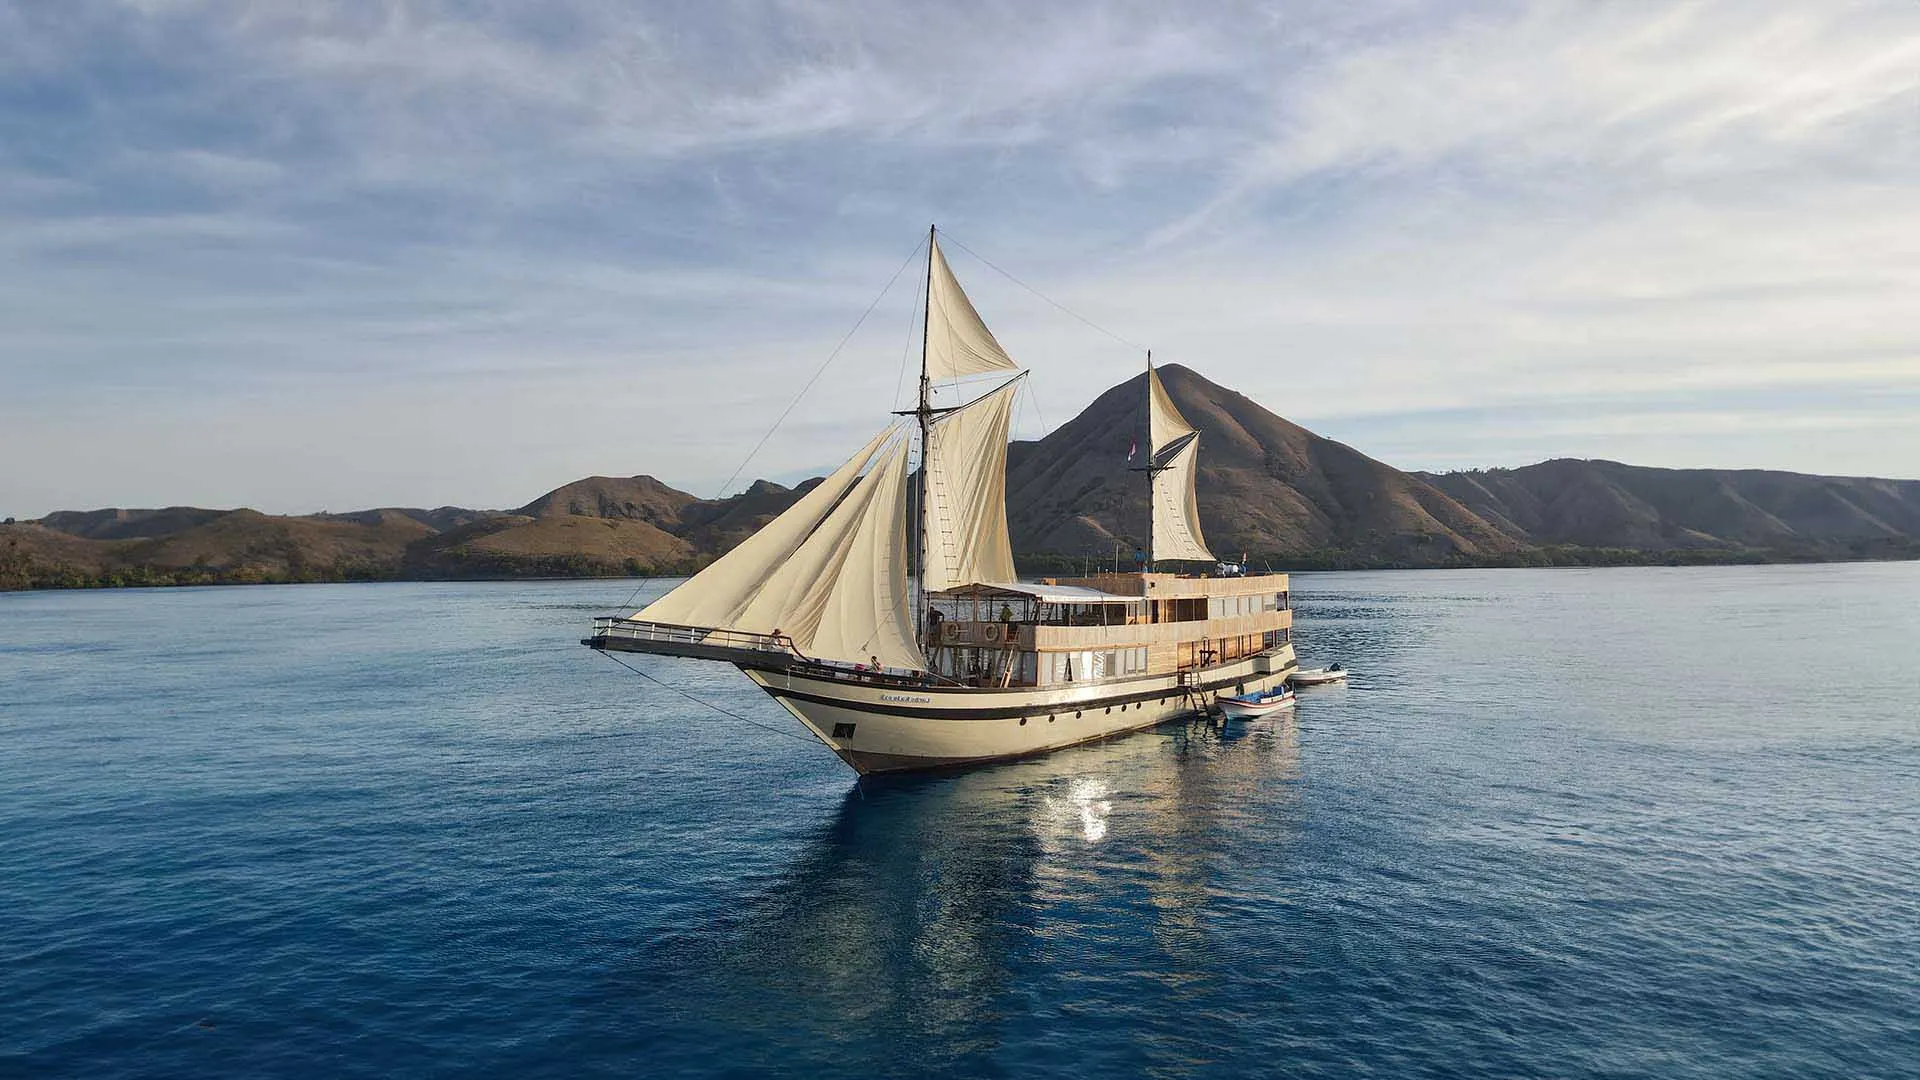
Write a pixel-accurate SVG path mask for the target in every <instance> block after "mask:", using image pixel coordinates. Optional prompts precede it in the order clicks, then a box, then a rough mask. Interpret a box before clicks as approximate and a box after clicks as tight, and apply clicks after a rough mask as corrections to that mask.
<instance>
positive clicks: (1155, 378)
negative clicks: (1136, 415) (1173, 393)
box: [1147, 368, 1193, 454]
mask: <svg viewBox="0 0 1920 1080" xmlns="http://www.w3.org/2000/svg"><path fill="white" fill-rule="evenodd" d="M1191 434H1193V425H1192V424H1189V423H1187V418H1186V417H1184V416H1181V415H1180V410H1179V409H1176V408H1174V407H1173V399H1172V398H1170V397H1168V396H1167V388H1166V387H1164V386H1162V385H1160V373H1159V372H1157V371H1155V370H1153V369H1152V368H1148V369H1147V440H1148V447H1147V452H1148V453H1149V454H1158V453H1160V451H1162V450H1165V449H1166V448H1167V447H1168V446H1171V445H1172V444H1173V443H1174V442H1175V441H1177V440H1178V439H1180V438H1181V437H1182V436H1185V435H1191Z"/></svg>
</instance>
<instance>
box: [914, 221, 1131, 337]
mask: <svg viewBox="0 0 1920 1080" xmlns="http://www.w3.org/2000/svg"><path fill="white" fill-rule="evenodd" d="M940 235H942V236H944V237H946V238H947V240H948V241H949V242H951V243H952V244H953V245H954V246H955V247H957V248H959V249H960V250H961V251H964V252H966V253H967V254H969V255H971V256H973V257H974V258H976V259H979V260H980V261H981V262H983V263H986V264H987V267H988V268H989V269H991V270H992V271H993V272H994V273H996V274H999V275H1000V276H1001V277H1003V278H1006V279H1007V280H1008V281H1011V282H1013V283H1014V284H1015V285H1018V286H1020V287H1021V288H1023V289H1025V290H1027V291H1028V292H1030V293H1032V294H1033V295H1035V296H1037V297H1039V298H1040V299H1042V300H1045V301H1046V302H1047V303H1049V304H1052V305H1053V306H1054V307H1056V308H1059V309H1060V310H1061V311H1062V312H1065V313H1066V314H1068V315H1070V316H1072V317H1073V318H1076V319H1078V320H1080V321H1081V322H1083V323H1086V324H1087V325H1088V326H1091V327H1093V328H1094V329H1095V330H1098V331H1100V332H1101V333H1103V334H1105V335H1107V336H1108V337H1110V338H1112V339H1113V340H1115V341H1117V342H1119V343H1120V344H1122V345H1125V346H1127V347H1128V348H1130V349H1135V350H1138V351H1140V352H1145V351H1146V349H1147V347H1146V346H1145V345H1142V344H1140V343H1139V342H1136V341H1129V340H1127V339H1126V338H1123V337H1121V336H1120V335H1119V334H1116V333H1114V332H1113V331H1111V330H1109V329H1107V328H1106V327H1104V326H1101V325H1100V324H1099V323H1097V322H1094V321H1093V320H1092V319H1089V318H1087V317H1086V316H1085V315H1082V314H1080V313H1079V312H1077V311H1075V310H1073V309H1072V308H1070V307H1068V306H1067V305H1065V304H1063V303H1061V302H1060V301H1058V300H1055V299H1054V298H1053V297H1051V296H1048V295H1047V294H1046V293H1043V292H1041V291H1040V290H1039V289H1036V288H1034V287H1033V286H1031V285H1029V284H1027V283H1026V282H1024V281H1021V280H1020V279H1019V278H1017V277H1014V276H1013V275H1012V274H1009V273H1007V272H1006V271H1005V270H1002V269H1000V267H999V266H998V265H997V264H995V263H994V261H993V260H992V259H989V258H987V257H986V256H985V255H982V254H980V253H979V252H977V251H975V250H973V249H972V248H970V247H968V246H967V245H965V244H963V243H961V242H960V241H959V240H958V239H956V238H955V237H954V235H953V234H952V233H941V234H940Z"/></svg>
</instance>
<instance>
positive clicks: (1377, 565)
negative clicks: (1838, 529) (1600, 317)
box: [0, 543, 1920, 593]
mask: <svg viewBox="0 0 1920 1080" xmlns="http://www.w3.org/2000/svg"><path fill="white" fill-rule="evenodd" d="M1916 561H1920V543H1913V544H1909V545H1904V546H1902V547H1901V548H1899V549H1897V550H1895V551H1891V552H1889V553H1886V554H1843V553H1837V552H1835V553H1826V554H1815V553H1797V552H1777V551H1755V552H1728V551H1724V550H1695V551H1661V552H1640V551H1633V550H1630V549H1535V550H1532V551H1528V552H1521V553H1517V554H1516V555H1513V556H1506V557H1501V558H1494V559H1461V560H1449V561H1445V562H1437V563H1413V562H1405V561H1390V560H1367V559H1337V558H1333V557H1329V556H1328V555H1318V556H1315V555H1309V556H1301V557H1291V558H1288V559H1285V560H1280V559H1261V558H1254V559H1251V560H1249V563H1248V565H1249V567H1250V568H1258V569H1260V570H1262V571H1263V572H1264V571H1267V570H1271V571H1273V572H1277V573H1289V574H1314V573H1348V572H1362V571H1366V572H1372V571H1382V570H1388V571H1400V570H1407V571H1413V570H1594V569H1602V570H1604V569H1629V568H1646V567H1712V566H1818V565H1847V564H1854V563H1895V562H1916ZM1015 562H1016V567H1017V569H1018V571H1019V573H1020V574H1021V575H1022V576H1023V577H1046V576H1053V575H1058V574H1068V573H1073V574H1078V573H1080V572H1081V571H1082V570H1083V569H1084V568H1085V567H1086V566H1088V565H1091V566H1092V567H1093V568H1094V569H1096V570H1097V569H1099V567H1100V563H1099V562H1097V561H1091V560H1084V559H1072V560H1069V559H1068V558H1067V557H1065V556H1036V557H1032V558H1030V559H1020V558H1016V560H1015ZM697 569H698V567H693V568H687V567H673V568H670V569H669V568H662V570H661V572H660V573H644V574H635V573H630V572H628V573H606V574H600V573H578V574H467V575H408V574H359V575H354V574H341V575H329V574H308V575H302V576H293V575H285V574H261V573H257V572H248V571H247V570H246V569H241V570H237V571H236V572H235V573H234V576H228V577H220V576H212V575H208V576H201V575H205V574H206V568H204V567H195V568H190V569H188V570H185V571H181V572H178V573H175V572H171V571H167V570H161V569H159V568H146V567H141V568H134V569H131V570H129V571H127V572H126V573H125V574H118V573H116V574H111V575H81V574H72V573H66V574H62V575H61V576H60V577H59V578H58V579H56V580H49V581H41V582H30V583H27V584H15V583H12V582H0V593H26V592H87V591H96V590H106V589H185V588H227V587H241V586H248V585H367V584H384V583H399V582H408V583H432V582H442V583H458V582H466V583H488V582H491V583H511V582H519V581H647V580H652V579H654V578H660V579H670V578H683V577H688V576H690V575H692V574H693V573H694V572H696V571H697Z"/></svg>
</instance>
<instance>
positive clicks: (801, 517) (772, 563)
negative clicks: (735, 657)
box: [634, 428, 896, 626]
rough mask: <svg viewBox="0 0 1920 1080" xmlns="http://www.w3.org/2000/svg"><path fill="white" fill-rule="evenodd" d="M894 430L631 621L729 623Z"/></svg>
mask: <svg viewBox="0 0 1920 1080" xmlns="http://www.w3.org/2000/svg"><path fill="white" fill-rule="evenodd" d="M895 432H896V429H894V428H888V429H887V430H885V431H882V432H881V433H880V434H878V435H876V436H874V437H873V441H872V442H869V443H868V444H867V445H866V446H864V447H862V448H861V450H860V452H859V453H857V454H855V455H853V457H851V458H848V459H847V462H846V464H844V465H841V466H840V467H839V468H838V469H835V470H834V471H833V474H832V475H830V476H828V477H827V478H826V479H825V480H823V481H821V482H820V484H819V486H817V487H815V488H814V489H813V490H812V491H809V492H807V493H806V494H805V495H803V496H801V497H800V499H799V501H797V502H795V503H794V504H793V505H792V506H790V507H788V508H787V509H786V511H785V512H784V513H782V514H781V515H780V516H779V517H776V518H774V519H773V520H772V521H770V522H768V523H767V524H766V526H765V527H763V528H762V529H761V530H760V531H759V532H756V533H754V534H753V535H752V536H749V537H747V538H746V539H745V540H743V541H741V542H740V543H739V545H738V546H736V547H735V548H734V549H733V550H732V551H729V552H727V553H726V554H725V555H722V556H721V557H720V558H719V559H717V560H716V561H714V563H713V564H712V565H710V566H708V567H707V568H706V569H705V570H702V571H700V572H699V573H698V574H695V575H694V576H693V577H691V578H688V579H687V580H686V581H684V582H682V583H681V584H680V585H679V586H678V587H676V588H675V589H674V590H673V591H672V592H669V593H668V594H667V595H665V596H663V597H661V598H660V599H658V600H655V601H654V602H653V603H651V604H649V605H647V607H646V609H645V610H643V611H641V612H639V613H638V614H636V615H635V616H634V618H636V619H646V620H648V621H650V622H660V623H671V624H674V625H677V626H729V625H732V620H733V619H734V618H735V617H736V616H737V615H738V614H739V613H740V611H741V610H742V609H744V608H745V607H746V606H747V604H748V603H749V602H750V601H752V599H753V598H754V596H755V595H756V594H757V593H759V591H760V589H761V587H762V586H763V585H765V584H766V582H767V579H768V578H770V577H772V576H773V575H774V573H775V572H777V571H778V570H779V569H780V567H781V565H782V564H784V563H785V562H786V561H787V560H788V559H789V558H790V557H792V555H793V553H794V552H795V551H796V550H798V549H799V547H800V545H801V544H803V543H804V542H805V541H806V539H807V537H808V536H810V535H812V534H813V532H814V530H815V529H816V528H818V527H819V525H820V523H821V521H822V520H823V519H825V518H826V516H827V514H828V512H829V511H831V510H832V509H833V508H834V505H835V504H837V503H838V502H839V501H840V498H841V496H843V495H845V494H846V493H847V489H849V488H851V487H852V486H853V484H854V481H855V480H856V479H857V478H858V477H859V475H860V470H862V469H864V468H866V467H867V462H868V461H870V460H872V458H873V455H874V452H875V451H877V450H879V449H880V446H881V444H882V443H885V442H886V441H887V439H889V438H890V437H892V436H893V435H894V434H895Z"/></svg>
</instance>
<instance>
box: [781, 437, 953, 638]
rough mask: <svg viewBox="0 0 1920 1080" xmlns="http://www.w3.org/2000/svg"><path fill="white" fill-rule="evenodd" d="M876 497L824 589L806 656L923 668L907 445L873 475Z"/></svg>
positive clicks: (899, 449)
mask: <svg viewBox="0 0 1920 1080" xmlns="http://www.w3.org/2000/svg"><path fill="white" fill-rule="evenodd" d="M873 476H874V480H873V494H872V499H871V501H869V502H868V503H867V507H866V513H865V515H864V516H863V517H862V518H861V519H860V524H859V527H858V528H856V529H855V530H854V533H853V536H852V537H851V539H850V540H849V541H848V544H847V554H846V559H845V562H844V563H842V565H841V567H840V574H839V576H838V577H837V578H836V579H835V580H834V582H833V585H832V587H831V588H830V589H829V590H828V596H827V601H826V606H825V608H824V609H823V611H822V612H821V616H820V621H819V626H818V628H817V629H816V630H815V631H814V634H813V643H812V646H811V648H809V649H808V650H807V651H808V653H809V655H812V656H815V657H822V658H826V659H837V660H850V661H853V662H854V663H864V662H867V661H870V660H875V659H877V660H879V661H880V663H881V665H882V666H884V667H890V668H904V669H906V670H909V671H925V670H927V661H926V656H925V655H924V654H923V653H921V651H920V646H919V645H918V644H916V643H915V641H914V634H913V606H912V597H911V594H910V593H909V592H908V589H907V519H906V500H907V443H906V440H904V439H902V440H901V441H900V445H899V446H898V447H896V448H895V449H894V450H893V451H892V452H891V453H889V454H888V455H887V456H886V458H885V460H884V461H882V462H881V464H879V465H877V466H875V468H874V472H873Z"/></svg>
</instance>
